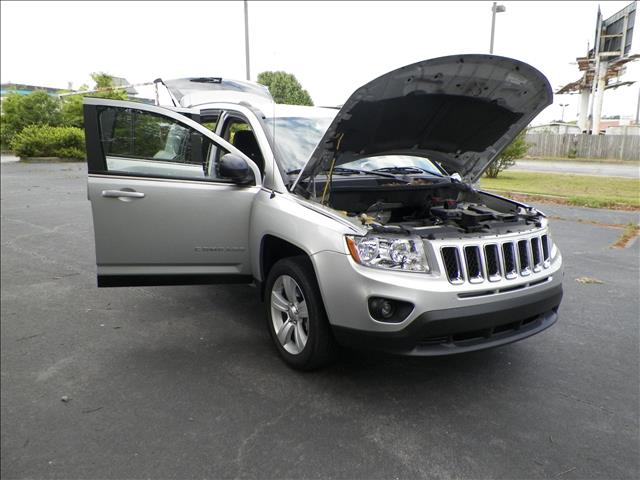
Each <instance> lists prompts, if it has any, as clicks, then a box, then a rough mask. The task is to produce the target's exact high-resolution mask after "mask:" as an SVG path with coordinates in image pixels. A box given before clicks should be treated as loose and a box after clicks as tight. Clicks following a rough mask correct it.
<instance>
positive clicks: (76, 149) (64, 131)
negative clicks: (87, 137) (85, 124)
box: [11, 125, 85, 159]
mask: <svg viewBox="0 0 640 480" xmlns="http://www.w3.org/2000/svg"><path fill="white" fill-rule="evenodd" d="M11 149H12V150H13V151H14V153H15V154H16V155H17V156H18V157H22V158H24V157H60V158H72V159H84V158H85V144H84V131H83V130H82V129H81V128H76V127H52V126H50V125H29V126H28V127H25V128H23V129H22V131H21V132H20V133H17V134H16V135H14V136H13V138H12V139H11Z"/></svg>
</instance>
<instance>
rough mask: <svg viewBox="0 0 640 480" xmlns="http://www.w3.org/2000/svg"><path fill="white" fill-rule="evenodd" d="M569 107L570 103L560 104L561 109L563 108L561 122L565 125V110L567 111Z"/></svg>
mask: <svg viewBox="0 0 640 480" xmlns="http://www.w3.org/2000/svg"><path fill="white" fill-rule="evenodd" d="M568 106H569V104H568V103H561V104H560V107H562V117H561V119H560V122H561V123H564V109H565V107H568Z"/></svg>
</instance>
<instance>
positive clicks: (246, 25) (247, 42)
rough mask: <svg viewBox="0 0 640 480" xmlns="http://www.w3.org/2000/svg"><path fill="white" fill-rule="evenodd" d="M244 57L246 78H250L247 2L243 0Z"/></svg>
mask: <svg viewBox="0 0 640 480" xmlns="http://www.w3.org/2000/svg"><path fill="white" fill-rule="evenodd" d="M244 58H245V62H246V69H247V80H251V68H250V66H249V65H250V62H249V2H247V0H244Z"/></svg>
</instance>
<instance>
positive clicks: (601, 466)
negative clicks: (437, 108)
mask: <svg viewBox="0 0 640 480" xmlns="http://www.w3.org/2000/svg"><path fill="white" fill-rule="evenodd" d="M1 168H2V172H1V173H2V193H1V207H2V232H1V233H2V258H1V261H2V278H1V279H2V310H1V312H2V322H1V348H2V354H1V360H2V368H1V373H2V377H1V379H2V394H1V401H2V407H1V413H2V433H1V437H2V468H1V476H2V478H3V479H9V478H73V479H75V478H203V477H207V478H302V477H304V478H453V477H455V478H562V479H570V478H581V479H584V478H630V479H631V478H638V477H640V467H639V453H638V452H639V422H638V418H639V413H640V412H639V382H640V380H639V378H640V372H639V361H638V360H639V337H640V333H639V323H640V322H639V314H640V312H639V305H638V287H639V271H640V266H639V258H640V242H638V241H637V240H636V241H635V242H633V243H632V244H631V245H630V246H629V247H628V248H625V249H613V248H611V247H610V246H611V245H612V244H613V243H614V242H615V241H616V239H617V238H618V236H619V235H620V234H621V232H622V230H621V229H620V228H612V227H605V226H601V225H600V224H601V223H602V224H618V223H627V222H630V221H634V222H637V221H638V214H637V213H629V212H613V211H605V210H588V209H577V208H568V207H558V206H553V207H551V206H546V205H545V206H542V210H543V211H548V212H549V213H551V214H552V215H553V216H554V217H556V219H555V220H554V223H553V233H554V236H555V239H556V241H557V243H558V244H559V246H560V248H561V249H562V252H563V254H564V258H565V264H566V275H565V297H564V301H563V304H562V306H561V308H560V320H559V322H558V323H557V324H556V325H555V326H554V327H553V328H551V329H549V330H547V331H546V332H544V333H542V334H540V335H538V336H535V337H532V338H530V339H528V340H526V341H524V342H520V343H517V344H513V345H509V346H506V347H502V348H499V349H494V350H489V351H485V352H479V353H473V354H467V355H462V356H455V357H449V358H437V359H433V358H432V359H429V358H423V359H416V358H402V357H392V356H386V355H373V354H369V353H358V352H345V353H343V354H342V358H341V359H340V361H339V362H337V363H336V364H335V365H333V366H332V367H330V368H328V369H326V370H323V371H319V372H315V373H307V374H302V373H298V372H295V371H292V370H290V369H289V368H287V367H286V366H285V365H284V364H283V363H282V362H281V361H280V360H279V359H278V357H277V356H276V353H275V350H274V348H273V347H272V345H271V343H270V339H269V338H268V334H267V331H266V328H265V326H264V320H263V314H262V305H261V303H260V301H259V299H258V297H257V294H256V290H255V289H254V288H251V287H248V286H201V287H200V286H183V287H154V288H117V289H97V288H96V284H95V263H94V251H93V231H92V223H91V213H90V206H89V202H88V201H87V199H86V173H85V172H86V170H85V166H84V165H81V164H52V165H44V164H19V163H5V164H2V167H1ZM578 220H582V221H578ZM584 220H588V221H591V222H592V223H587V222H584ZM581 277H590V278H593V279H596V280H598V281H600V282H602V283H579V282H577V281H576V279H577V278H581ZM63 396H65V397H67V399H68V401H66V402H63V401H61V399H62V397H63Z"/></svg>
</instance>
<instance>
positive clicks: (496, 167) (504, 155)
mask: <svg viewBox="0 0 640 480" xmlns="http://www.w3.org/2000/svg"><path fill="white" fill-rule="evenodd" d="M526 133H527V132H526V130H523V131H522V132H520V133H519V134H518V136H517V137H516V138H514V139H513V142H511V143H510V144H509V145H508V146H507V148H505V149H504V150H503V151H502V152H501V153H500V155H498V156H497V157H496V158H495V160H494V161H493V162H491V164H490V165H489V167H488V168H487V169H486V170H485V172H484V174H485V175H486V176H487V177H489V178H496V177H497V176H498V174H499V173H500V172H502V171H503V170H506V169H507V168H510V167H513V166H514V165H515V164H516V160H517V159H518V158H522V157H524V156H525V155H526V154H527V151H529V144H528V143H527V142H526V141H525V135H526Z"/></svg>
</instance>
